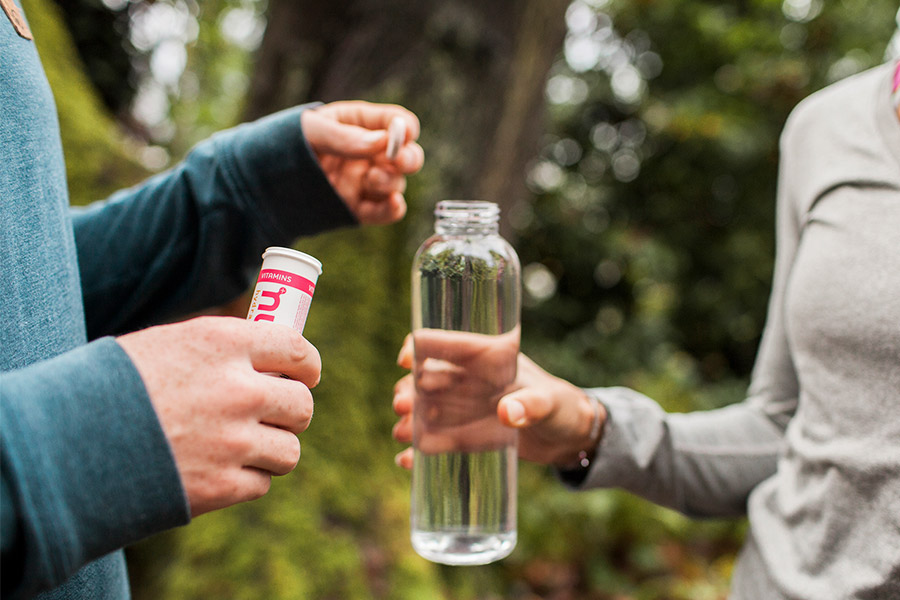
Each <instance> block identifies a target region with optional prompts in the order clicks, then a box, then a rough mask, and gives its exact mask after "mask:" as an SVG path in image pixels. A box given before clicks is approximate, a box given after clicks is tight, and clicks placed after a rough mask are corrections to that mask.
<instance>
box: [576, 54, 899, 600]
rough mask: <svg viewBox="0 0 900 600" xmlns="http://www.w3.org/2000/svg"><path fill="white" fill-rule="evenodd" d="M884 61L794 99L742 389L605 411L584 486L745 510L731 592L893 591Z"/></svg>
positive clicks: (892, 174) (894, 211)
mask: <svg viewBox="0 0 900 600" xmlns="http://www.w3.org/2000/svg"><path fill="white" fill-rule="evenodd" d="M893 69H894V65H893V64H886V65H883V66H881V67H878V68H875V69H872V70H869V71H867V72H865V73H861V74H859V75H856V76H854V77H851V78H848V79H846V80H843V81H841V82H839V83H837V84H834V85H832V86H830V87H828V88H826V89H824V90H822V91H820V92H818V93H816V94H814V95H812V96H811V97H809V98H808V99H806V100H805V101H803V102H802V103H801V104H800V105H798V107H797V108H796V109H795V110H794V112H793V113H792V115H791V117H790V118H789V119H788V122H787V125H786V126H785V130H784V133H783V135H782V139H781V164H780V171H779V185H778V202H777V203H778V208H777V211H778V212H777V257H776V263H775V274H774V282H773V288H772V295H771V298H770V303H769V307H768V317H767V322H766V326H765V330H764V333H763V338H762V342H761V345H760V349H759V354H758V356H757V361H756V364H755V367H754V371H753V375H752V379H751V384H750V388H749V392H748V397H747V399H746V400H745V401H743V402H741V403H739V404H737V405H733V406H729V407H726V408H723V409H720V410H713V411H707V412H695V413H688V414H666V413H665V412H664V411H663V410H662V409H661V408H660V407H659V406H658V405H657V404H656V403H655V402H653V401H652V400H650V399H649V398H646V397H644V396H642V395H641V394H639V393H637V392H635V391H632V390H628V389H624V388H607V389H595V390H591V393H593V394H595V395H596V396H597V397H598V398H599V399H600V400H601V401H602V402H603V403H604V405H605V406H606V407H607V409H608V413H609V420H608V422H607V423H606V425H605V431H604V436H603V439H602V441H601V444H600V447H599V449H598V455H597V459H596V460H595V461H594V462H593V464H592V465H591V468H590V471H589V473H588V475H587V477H586V479H585V481H584V483H583V487H585V488H591V487H621V488H624V489H627V490H630V491H632V492H634V493H636V494H639V495H641V496H643V497H645V498H648V499H650V500H652V501H654V502H657V503H659V504H662V505H665V506H669V507H672V508H675V509H677V510H679V511H681V512H684V513H686V514H690V515H697V516H723V515H737V514H743V513H745V512H746V513H747V514H748V516H749V522H750V529H749V534H748V538H747V540H746V544H745V547H744V549H743V551H742V553H741V556H740V557H739V560H738V564H737V567H736V569H735V574H734V579H733V582H732V592H731V593H732V597H733V598H735V599H746V600H758V599H763V598H764V599H767V600H769V599H778V598H792V599H800V598H803V599H806V598H808V599H810V600H812V599H816V600H820V599H822V598H829V599H837V598H884V599H887V598H891V599H896V598H900V121H898V118H897V115H896V113H895V110H894V108H893V106H892V105H891V102H890V90H891V76H892V75H893Z"/></svg>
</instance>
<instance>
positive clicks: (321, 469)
mask: <svg viewBox="0 0 900 600" xmlns="http://www.w3.org/2000/svg"><path fill="white" fill-rule="evenodd" d="M83 1H84V2H90V0H83ZM24 4H25V7H26V11H27V14H28V17H29V19H30V22H31V23H32V26H33V29H34V30H35V33H36V39H37V40H38V42H39V45H40V48H41V52H42V56H43V58H44V60H45V63H46V67H47V70H48V75H49V77H50V80H51V83H52V84H53V87H54V90H55V91H56V95H57V102H58V104H59V111H60V120H61V125H62V127H63V134H64V142H65V148H66V156H67V160H68V164H69V176H70V186H71V189H72V197H73V199H75V200H76V201H78V202H82V201H84V200H87V199H90V198H96V197H102V196H103V195H105V194H106V193H108V192H109V190H110V189H112V187H115V186H116V185H127V184H130V183H133V182H134V180H135V179H136V178H137V177H139V176H141V174H142V173H143V172H145V171H144V168H143V167H141V166H140V165H138V164H136V162H135V160H134V158H133V156H144V155H142V154H141V152H139V151H135V150H133V149H130V147H129V145H128V144H126V143H123V142H122V139H123V138H122V136H121V135H120V134H119V133H118V132H117V131H116V129H115V128H114V127H113V125H112V120H111V119H110V118H109V116H108V114H106V113H105V111H104V109H103V106H102V103H101V101H100V100H99V98H100V97H101V96H100V95H99V94H97V93H96V92H94V91H93V90H92V88H91V86H90V85H89V84H88V83H87V79H86V78H85V77H84V76H83V72H84V71H83V69H82V67H81V66H80V65H78V64H77V62H76V61H75V59H74V52H73V51H72V45H71V42H70V41H69V39H68V37H67V36H66V35H65V32H64V31H63V30H62V29H61V28H60V27H59V22H58V18H60V16H61V15H60V14H58V13H57V12H56V11H55V10H54V8H53V5H51V4H49V2H48V0H26V1H25V2H24ZM93 4H94V5H95V6H96V4H97V3H96V2H94V3H93ZM119 4H120V5H121V6H120V7H119V8H118V9H117V10H120V11H127V12H128V14H130V15H132V17H133V15H134V14H136V12H137V11H138V10H139V9H141V8H140V7H141V6H144V5H146V4H148V3H145V2H137V1H135V2H121V3H119ZM156 4H160V5H162V4H166V2H164V1H163V0H158V1H157V3H156ZM169 4H171V5H173V6H175V5H180V6H182V7H183V8H185V10H186V11H187V13H188V14H191V15H195V16H196V20H197V30H196V35H193V36H192V37H191V38H190V39H189V40H188V42H187V43H188V47H189V48H190V52H189V53H188V63H187V66H186V69H185V72H184V75H183V77H182V83H183V85H182V86H181V87H180V88H178V89H168V90H167V98H168V102H170V106H169V107H168V112H167V116H166V119H165V122H164V123H162V125H160V124H159V123H157V124H155V125H154V126H152V127H150V128H149V129H148V130H147V132H146V135H147V137H146V140H145V141H147V140H148V141H149V143H150V144H152V145H155V146H158V147H159V148H163V149H164V150H165V152H166V153H167V156H172V157H176V158H177V157H178V156H180V155H181V154H183V153H184V152H185V151H186V149H187V148H188V147H189V146H190V145H191V144H192V143H193V142H195V141H196V140H197V139H199V138H200V137H203V136H204V135H207V134H208V133H210V132H211V131H213V130H214V129H217V128H220V127H225V126H228V125H230V124H232V123H233V122H234V121H235V120H236V119H237V118H238V115H239V114H240V109H241V102H242V97H243V93H244V92H245V88H246V84H247V74H246V71H247V69H248V68H249V65H250V64H251V62H250V55H249V54H248V50H249V49H250V48H249V47H241V46H239V45H238V46H236V45H235V44H234V43H232V42H229V39H228V36H226V35H224V34H223V31H225V28H224V27H223V23H224V22H225V20H226V17H227V16H228V14H229V13H230V12H231V11H235V10H244V11H250V12H254V11H255V12H259V11H261V10H263V9H264V5H263V4H262V3H259V2H243V1H238V0H215V1H212V0H211V1H210V2H205V3H203V5H202V9H201V6H200V5H199V4H195V3H193V2H189V1H187V0H184V1H181V0H179V1H175V0H173V1H172V2H169ZM896 10H897V6H896V3H895V2H893V1H889V0H843V1H841V2H827V3H826V2H822V1H821V0H784V1H781V0H777V1H776V0H744V1H742V2H736V3H724V2H720V1H719V2H714V1H703V0H655V1H654V0H638V1H635V0H609V1H602V0H590V1H589V0H579V1H576V2H574V3H573V5H572V8H571V9H570V11H569V16H568V19H569V28H570V35H569V39H568V41H567V44H566V49H565V55H564V56H563V55H561V56H560V59H559V61H558V64H557V67H556V68H555V70H554V74H553V76H552V77H551V79H550V81H549V82H548V86H547V96H548V99H549V102H550V110H551V113H552V117H553V119H552V127H551V129H550V130H549V131H548V132H547V135H546V139H545V143H544V145H543V148H542V150H541V153H540V155H539V156H537V157H536V159H535V162H534V164H533V166H532V168H531V169H530V171H529V173H528V174H527V177H528V181H529V185H530V187H531V190H532V192H533V194H534V196H533V198H530V199H529V201H528V202H525V203H522V204H521V205H520V206H519V207H517V209H516V210H515V211H513V213H512V214H510V215H508V216H509V218H510V221H511V223H512V225H513V226H514V230H515V231H516V233H517V236H518V237H517V239H516V240H513V241H514V244H515V246H516V247H517V249H518V251H519V254H520V257H521V258H522V263H523V266H524V267H525V283H526V291H527V292H528V295H527V306H526V309H525V311H524V318H523V320H524V324H523V347H524V349H525V350H526V351H527V352H528V353H529V354H531V355H532V356H533V357H534V358H535V359H536V360H537V361H538V362H539V363H540V364H542V365H543V366H545V367H546V368H547V369H549V370H550V371H552V372H554V373H555V374H557V375H560V376H563V377H566V378H568V379H570V380H572V381H574V382H576V383H579V384H581V385H608V384H616V385H619V384H624V385H629V386H632V387H634V388H636V389H638V390H640V391H642V392H644V393H646V394H648V395H650V396H651V397H653V398H655V399H657V400H658V401H659V402H660V403H661V404H662V405H663V406H665V407H666V408H667V409H669V410H678V411H684V410H693V409H698V408H712V407H716V406H721V405H723V404H726V403H729V402H734V401H738V400H740V399H741V398H742V396H743V393H744V388H745V386H746V382H747V377H748V376H749V371H750V368H751V366H752V362H753V357H754V353H755V347H756V343H757V341H758V336H759V334H760V330H761V328H762V326H763V323H764V319H765V305H766V297H767V294H768V286H769V279H770V276H771V266H772V259H773V250H774V248H773V236H772V230H773V222H772V219H773V203H774V190H775V178H776V169H777V160H778V153H777V139H778V134H779V131H780V129H781V127H782V125H783V123H784V120H785V118H786V116H787V114H788V112H789V111H790V109H791V108H792V107H793V106H794V105H795V104H796V103H797V101H799V100H800V99H801V98H803V97H804V96H806V95H808V94H810V93H812V92H813V91H815V90H817V89H819V88H821V87H822V86H824V85H826V84H827V83H829V82H831V81H833V80H836V79H839V78H841V77H844V76H847V75H849V74H851V73H853V72H856V71H859V70H862V69H864V68H866V67H868V66H871V65H874V64H877V63H878V62H880V61H881V60H882V54H883V51H884V48H885V45H886V43H887V40H888V38H889V37H890V34H891V33H892V31H893V29H894V14H895V12H896ZM67 13H68V14H69V15H70V16H71V15H72V14H77V11H74V10H70V11H67ZM70 18H71V17H70ZM70 23H73V24H75V23H76V22H75V21H70ZM75 26H77V25H75ZM127 29H128V28H127V27H126V28H124V30H127ZM80 46H81V47H82V48H84V47H89V46H85V44H84V42H82V43H81V44H80ZM96 71H97V68H96V67H93V68H92V72H96ZM100 71H101V72H102V71H103V69H102V68H101V69H100ZM95 83H98V84H99V85H100V86H101V88H102V87H103V86H104V85H109V83H107V84H103V82H102V81H98V80H95ZM114 96H115V95H114V94H112V93H111V92H106V93H104V94H103V95H102V97H104V98H110V97H114ZM107 102H108V103H109V102H110V101H107ZM424 125H425V127H427V123H425V124H424ZM153 156H155V155H153ZM457 159H459V157H457ZM153 162H155V163H156V164H157V167H159V166H164V163H166V162H168V161H163V163H160V161H158V160H156V161H153ZM434 184H435V182H430V181H427V180H426V178H425V177H424V176H419V177H418V178H413V179H412V180H411V186H410V190H409V192H408V197H409V198H410V200H412V202H413V206H412V210H411V214H410V217H409V218H408V219H407V220H406V221H405V222H404V223H401V224H398V225H395V226H391V227H388V228H383V229H373V230H365V231H358V230H357V231H341V232H335V233H332V234H327V235H323V236H319V237H317V238H314V239H309V240H304V241H303V242H302V245H301V248H302V249H303V250H304V251H307V252H309V253H311V254H313V255H315V256H317V257H318V258H320V259H321V260H322V261H323V263H324V265H325V271H324V273H323V275H322V278H321V280H320V285H319V286H318V289H317V291H316V299H315V302H314V303H313V306H312V310H311V313H310V319H309V323H308V325H307V335H308V337H309V338H310V339H311V340H312V341H313V342H314V343H315V344H316V345H317V347H318V348H319V350H320V352H321V354H322V356H323V360H324V379H323V381H322V383H321V384H320V386H319V387H318V388H317V390H316V400H317V405H316V416H315V418H314V420H313V423H312V427H311V429H310V430H309V431H308V432H307V433H305V434H304V435H303V436H302V437H301V441H302V445H303V458H302V460H301V461H300V466H299V467H298V469H297V471H296V472H295V473H293V474H291V475H290V476H287V477H284V478H278V479H276V480H275V481H274V483H273V486H272V491H271V492H270V494H269V495H268V496H267V497H265V498H264V499H262V500H259V501H257V502H253V503H250V504H246V505H242V506H237V507H234V508H232V509H229V510H226V511H221V512H219V513H216V514H210V515H205V516H203V517H201V518H199V519H197V520H196V521H195V522H194V523H193V524H191V525H190V526H189V527H187V528H184V529H182V530H179V531H176V532H172V533H169V534H165V535H161V536H157V537H155V538H153V539H151V540H149V541H147V542H145V543H142V544H140V545H138V546H137V547H135V548H133V549H131V550H130V555H131V564H132V574H133V578H134V588H135V589H134V594H135V597H136V598H138V600H140V599H141V598H279V599H280V598H321V599H332V598H334V599H356V598H359V599H369V598H391V599H393V598H399V599H403V598H410V599H413V598H416V599H418V598H429V599H430V598H446V599H448V600H470V599H471V600H474V599H484V600H487V599H493V598H523V599H525V598H566V599H589V598H590V599H601V598H602V599H613V598H616V599H623V598H635V599H644V598H647V599H650V598H654V599H656V598H671V599H685V600H687V599H691V600H702V599H705V598H723V597H724V596H725V594H726V593H727V589H728V580H729V576H730V571H731V566H732V562H733V557H734V554H735V552H736V551H737V549H738V548H739V546H740V543H741V540H742V537H743V533H744V523H742V522H739V521H738V522H734V521H708V522H698V521H690V520H688V519H686V518H683V517H681V516H679V515H677V514H675V513H673V512H671V511H668V510H665V509H660V508H657V507H654V506H651V505H649V504H648V503H646V502H644V501H642V500H639V499H636V498H634V497H632V496H629V495H627V494H624V493H622V492H618V491H602V492H588V493H572V492H570V491H568V490H565V489H564V488H563V487H562V486H561V485H560V484H559V483H558V482H556V481H555V480H554V478H553V476H552V475H550V474H549V473H547V471H546V470H545V469H543V468H540V467H536V466H534V465H526V464H523V465H522V468H521V475H520V479H521V480H520V486H519V487H520V493H519V543H518V546H517V549H516V550H515V552H514V553H513V554H512V555H511V556H510V557H509V558H507V559H506V560H504V561H502V562H501V563H498V564H494V565H489V566H485V567H477V568H451V567H442V566H438V565H434V564H431V563H428V562H426V561H424V560H422V559H420V558H418V557H417V556H416V555H415V554H414V553H413V552H412V550H411V548H410V546H409V542H408V539H407V536H408V527H409V526H408V510H409V500H408V493H409V485H408V474H406V473H405V472H402V471H400V470H399V469H397V468H396V467H394V466H393V463H392V460H391V457H392V455H393V454H394V453H395V452H396V451H398V450H399V449H400V448H399V446H398V445H397V444H395V443H393V442H392V441H391V440H390V436H389V432H390V428H391V425H392V423H393V414H392V412H391V410H390V397H391V387H392V385H393V382H394V381H395V380H396V379H397V378H398V377H399V376H400V375H401V374H402V371H401V370H400V369H398V368H397V367H396V366H395V365H394V358H395V355H396V351H397V348H398V346H399V343H400V341H401V340H402V336H403V333H404V332H405V330H406V328H407V327H408V323H409V316H408V297H409V265H410V262H411V259H412V252H413V249H414V248H415V246H416V245H417V244H418V242H419V241H420V240H419V239H412V238H418V237H420V234H421V232H422V231H426V230H427V229H429V225H428V223H429V222H430V216H429V215H427V214H424V212H425V211H424V210H421V208H420V207H419V206H418V205H419V204H424V202H417V200H419V199H422V198H424V190H429V189H434V187H435V186H434ZM360 248H364V249H365V252H364V253H360V252H359V249H360ZM362 332H365V336H364V337H363V336H362V335H361V334H362ZM363 339H364V340H365V343H361V342H360V340H363Z"/></svg>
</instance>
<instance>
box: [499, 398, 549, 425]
mask: <svg viewBox="0 0 900 600" xmlns="http://www.w3.org/2000/svg"><path fill="white" fill-rule="evenodd" d="M552 410H553V405H552V403H551V402H550V400H549V399H548V398H547V397H546V396H543V395H541V394H538V393H536V392H535V390H534V389H529V388H522V389H520V390H516V391H514V392H511V393H509V394H507V395H506V396H504V397H503V398H501V399H500V402H499V403H498V405H497V418H498V419H500V422H501V423H502V424H504V425H506V426H507V427H515V428H516V429H521V428H522V427H529V426H531V425H534V424H535V423H540V422H541V421H543V420H544V419H546V418H547V417H548V416H549V415H550V413H551V412H552Z"/></svg>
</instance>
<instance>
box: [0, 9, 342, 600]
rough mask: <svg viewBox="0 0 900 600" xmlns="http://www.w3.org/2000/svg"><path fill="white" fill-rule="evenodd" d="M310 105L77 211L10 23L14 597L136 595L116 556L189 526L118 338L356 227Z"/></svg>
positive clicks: (8, 417) (5, 326)
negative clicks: (305, 123) (301, 246)
mask: <svg viewBox="0 0 900 600" xmlns="http://www.w3.org/2000/svg"><path fill="white" fill-rule="evenodd" d="M301 110H303V108H302V107H298V108H295V109H291V110H287V111H284V112H281V113H278V114H275V115H272V116H270V117H267V118H265V119H262V120H260V121H257V122H255V123H251V124H245V125H242V126H239V127H237V128H234V129H232V130H228V131H225V132H222V133H219V134H217V135H215V136H213V137H212V138H210V139H209V140H208V141H206V142H204V143H202V144H200V145H198V146H197V147H196V148H195V149H194V150H193V151H192V152H191V153H190V154H189V155H188V156H187V157H186V159H185V160H184V161H183V162H182V163H181V164H179V165H178V166H177V167H175V168H173V169H172V170H170V171H168V172H165V173H163V174H160V175H158V176H156V177H153V178H151V179H149V180H148V181H146V182H145V183H143V184H141V185H138V186H136V187H134V188H132V189H129V190H125V191H122V192H120V193H118V194H116V195H114V196H113V197H111V198H110V199H108V200H105V201H102V202H98V203H96V204H94V205H91V206H89V207H87V208H85V209H70V207H69V205H68V195H67V190H66V179H65V165H64V162H63V154H62V147H61V144H60V139H59V126H58V122H57V116H56V109H55V105H54V101H53V97H52V94H51V91H50V88H49V86H48V84H47V80H46V78H45V76H44V73H43V69H42V67H41V64H40V60H39V58H38V55H37V52H36V50H35V48H34V44H33V42H31V41H30V40H26V39H24V38H22V37H19V36H18V35H17V34H16V32H15V30H14V29H13V26H12V24H11V23H10V22H9V21H8V20H6V19H5V18H4V17H3V16H2V15H0V344H2V345H0V425H2V435H0V446H2V488H0V493H2V521H0V542H2V568H3V573H2V596H3V597H4V598H9V599H10V600H13V599H16V598H28V597H31V596H34V595H36V594H41V595H42V597H49V598H92V599H104V598H127V597H128V596H129V590H128V580H127V573H126V567H125V560H124V557H123V553H122V551H121V548H123V547H124V546H126V545H128V544H130V543H133V542H136V541H138V540H140V539H142V538H144V537H147V536H149V535H152V534H154V533H157V532H160V531H163V530H165V529H168V528H172V527H176V526H180V525H183V524H186V523H187V522H188V521H189V520H190V511H189V506H188V503H187V500H186V498H185V494H184V490H183V488H182V486H181V482H180V478H179V475H178V472H177V470H176V467H175V462H174V458H173V456H172V452H171V450H170V447H169V445H168V443H167V441H166V438H165V435H164V433H163V431H162V429H161V427H160V424H159V422H158V420H157V418H156V414H155V413H154V411H153V408H152V405H151V403H150V400H149V398H148V396H147V392H146V390H145V388H144V385H143V383H142V381H141V378H140V376H139V375H138V373H137V370H136V369H135V367H134V365H133V364H132V363H131V361H130V360H129V358H128V356H127V355H126V354H125V352H124V351H123V350H122V349H121V348H120V347H119V345H118V344H117V343H116V342H115V340H114V339H113V338H112V337H109V336H111V335H114V334H119V333H123V332H126V331H130V330H134V329H137V328H140V327H144V326H147V325H152V324H154V323H157V322H160V321H164V320H169V319H172V318H175V317H177V316H179V315H184V314H187V313H189V312H192V311H195V310H198V309H201V308H204V307H209V306H212V305H216V304H219V303H223V302H225V301H228V300H230V299H233V298H234V297H236V296H237V295H239V294H240V293H241V292H242V291H244V290H245V289H246V288H247V286H248V285H249V284H250V283H251V281H252V277H253V275H254V274H255V271H256V269H258V267H259V264H260V254H261V252H262V251H263V250H264V248H265V246H268V245H284V244H289V243H291V242H292V241H293V240H294V239H295V238H297V237H299V236H301V235H304V234H311V233H315V232H318V231H322V230H325V229H329V228H335V227H339V226H345V225H352V224H355V220H354V218H353V216H352V214H351V213H350V212H349V211H348V210H347V208H346V207H345V205H344V204H343V203H342V202H341V200H340V199H339V198H338V197H337V196H336V194H335V192H334V191H333V189H332V188H331V186H330V185H329V183H328V181H327V179H326V178H325V176H324V174H323V173H322V172H321V170H320V169H319V167H318V163H317V162H316V159H315V158H314V157H313V155H312V154H311V152H310V150H309V148H308V146H307V144H306V141H305V139H304V138H303V135H302V131H301V127H300V118H299V114H300V111H301Z"/></svg>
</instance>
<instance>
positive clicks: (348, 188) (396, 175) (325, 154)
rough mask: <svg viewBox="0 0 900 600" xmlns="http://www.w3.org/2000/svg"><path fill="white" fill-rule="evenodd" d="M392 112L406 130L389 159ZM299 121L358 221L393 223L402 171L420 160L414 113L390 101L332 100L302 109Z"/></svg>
mask: <svg viewBox="0 0 900 600" xmlns="http://www.w3.org/2000/svg"><path fill="white" fill-rule="evenodd" d="M395 117H400V118H401V119H403V121H404V122H405V123H406V136H405V139H404V142H403V145H402V146H401V147H400V150H399V152H398V153H397V155H396V156H395V157H394V159H393V160H389V159H388V157H387V155H386V150H387V146H388V132H387V129H388V127H389V125H390V123H391V121H392V120H393V119H394V118H395ZM300 121H301V124H302V126H303V135H304V136H306V140H307V141H308V142H309V145H310V147H312V149H313V151H314V152H315V153H316V157H317V158H318V159H319V165H320V166H321V167H322V170H323V171H324V172H325V175H326V176H327V177H328V180H329V181H330V182H331V185H332V186H333V187H334V189H335V190H336V191H337V193H338V195H340V196H341V198H343V200H344V202H345V203H346V204H347V206H348V207H349V208H350V210H351V211H352V212H353V214H354V215H356V218H357V219H359V222H360V223H363V224H367V225H378V224H387V223H393V222H395V221H398V220H399V219H401V218H402V217H403V215H404V214H406V200H405V199H404V198H403V192H404V191H406V175H409V174H411V173H415V172H417V171H418V170H419V169H421V168H422V164H423V163H424V161H425V153H424V152H423V150H422V147H421V146H419V145H418V144H417V143H415V140H416V139H418V137H419V120H418V119H417V118H416V116H415V115H414V114H413V113H411V112H409V111H408V110H406V109H405V108H403V107H401V106H397V105H392V104H371V103H369V102H362V101H348V102H332V103H331V104H326V105H324V106H320V107H318V108H314V109H309V110H305V111H303V113H302V114H301V117H300Z"/></svg>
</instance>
